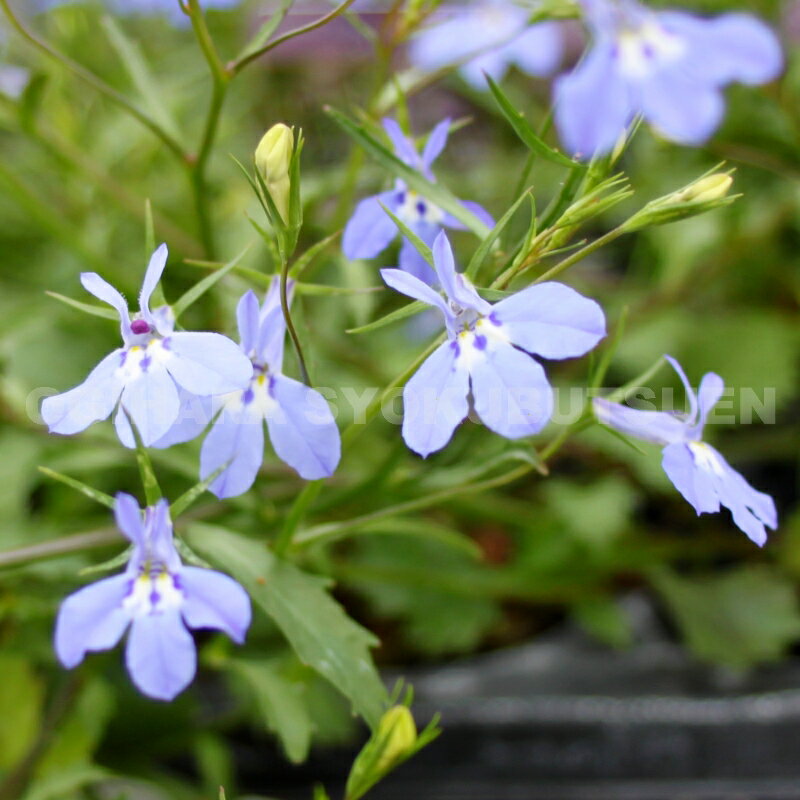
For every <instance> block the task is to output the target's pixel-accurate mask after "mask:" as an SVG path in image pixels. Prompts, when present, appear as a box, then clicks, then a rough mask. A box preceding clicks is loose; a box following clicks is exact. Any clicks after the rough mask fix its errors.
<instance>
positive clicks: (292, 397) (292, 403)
mask: <svg viewBox="0 0 800 800" xmlns="http://www.w3.org/2000/svg"><path fill="white" fill-rule="evenodd" d="M237 319H238V322H239V334H240V336H241V348H242V351H243V352H244V353H245V354H246V356H247V357H248V358H249V359H250V360H251V361H252V363H253V367H254V373H253V378H252V380H251V381H250V385H249V386H248V387H246V388H245V389H244V390H243V391H241V390H240V391H236V392H232V393H230V394H228V395H226V396H224V397H221V398H218V399H217V400H215V404H216V405H217V406H218V407H219V408H220V409H221V411H220V413H219V415H218V417H217V419H216V422H215V423H214V426H213V427H212V429H211V431H210V432H209V434H208V436H207V437H206V439H205V441H204V442H203V448H202V451H201V453H200V475H201V477H202V478H206V477H207V476H209V475H211V474H212V473H213V472H214V471H215V470H217V469H219V468H220V467H221V466H223V465H224V464H226V463H227V462H230V464H229V466H228V467H227V468H226V469H225V470H224V471H223V472H222V473H221V474H220V475H219V476H218V477H217V478H216V479H215V480H214V482H213V483H212V484H211V486H210V490H211V491H212V492H213V493H214V494H216V495H217V497H234V496H235V495H238V494H241V493H242V492H245V491H247V490H248V489H249V488H250V487H251V486H252V485H253V481H254V480H255V479H256V474H257V473H258V469H259V467H260V466H261V462H262V461H263V459H264V422H265V421H266V423H267V430H268V432H269V438H270V441H271V442H272V446H273V447H274V448H275V452H276V453H277V455H278V457H279V458H280V459H282V460H283V461H285V462H286V463H287V464H288V465H289V466H290V467H292V468H293V469H295V470H296V471H297V472H298V473H299V475H300V476H301V477H302V478H305V479H306V480H316V479H317V478H324V477H327V476H328V475H331V474H333V472H334V470H335V469H336V467H337V465H338V464H339V456H340V452H341V440H340V437H339V429H338V428H337V427H336V422H335V421H334V418H333V414H331V410H330V408H329V407H328V404H327V402H326V401H325V398H324V397H323V396H322V395H321V394H320V393H319V392H317V391H316V390H314V389H311V388H309V387H308V386H305V385H304V384H302V383H300V382H299V381H296V380H293V379H292V378H287V377H286V376H285V375H283V374H282V372H281V369H282V366H283V343H284V339H285V337H286V322H285V320H284V317H283V309H282V308H281V304H280V279H279V278H278V277H277V276H275V277H274V278H273V280H272V284H271V286H270V289H269V292H268V293H267V297H266V299H265V301H264V305H263V306H262V307H261V308H260V309H259V306H258V298H257V297H256V296H255V294H254V293H253V292H252V291H248V292H247V293H246V294H244V295H243V296H242V299H241V300H240V301H239V307H238V309H237Z"/></svg>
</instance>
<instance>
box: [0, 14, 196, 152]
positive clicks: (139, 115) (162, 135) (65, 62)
mask: <svg viewBox="0 0 800 800" xmlns="http://www.w3.org/2000/svg"><path fill="white" fill-rule="evenodd" d="M0 8H2V10H3V12H4V13H5V15H6V17H7V18H8V21H9V22H10V23H11V27H13V28H14V30H16V31H17V33H19V35H20V36H22V38H23V39H25V40H26V41H27V42H28V43H29V44H31V45H33V46H34V47H35V48H37V49H38V50H40V51H41V52H42V53H44V54H45V55H47V56H48V57H49V58H52V59H53V60H54V61H57V62H58V63H59V64H61V65H62V66H64V67H66V68H67V69H68V70H69V71H70V72H72V74H73V75H75V76H76V77H78V78H80V79H81V80H82V81H83V82H84V83H87V84H88V85H89V86H91V87H92V88H93V89H95V90H96V91H98V92H99V93H100V94H102V95H103V96H104V97H106V98H108V99H109V100H111V102H113V103H116V105H118V106H119V107H120V108H122V109H124V110H125V111H126V112H127V113H128V114H130V115H131V116H132V117H134V118H135V119H137V120H138V121H139V122H141V123H142V125H144V126H145V127H146V128H147V129H148V130H150V131H151V132H152V133H154V134H155V135H156V136H157V137H158V138H159V139H161V141H162V142H163V143H164V144H165V145H166V146H167V148H168V149H169V150H170V151H171V152H172V153H173V154H174V155H175V156H176V158H178V159H180V160H181V161H185V160H186V154H185V153H184V151H183V148H182V147H181V145H180V143H179V142H178V141H177V140H176V139H174V138H173V137H172V136H170V134H169V133H167V131H165V130H164V128H162V127H161V126H160V125H159V124H158V123H157V122H156V121H155V120H154V119H152V118H151V117H149V116H148V115H147V114H146V113H145V112H144V111H142V109H140V108H139V107H138V106H136V105H135V104H134V103H132V102H131V101H130V100H129V99H128V98H127V97H125V95H124V94H122V93H121V92H118V91H117V90H116V89H115V88H114V87H113V86H109V85H108V84H107V83H106V82H105V81H104V80H102V79H101V78H99V77H98V76H97V75H95V74H94V73H93V72H92V71H91V70H88V69H86V67H84V66H82V65H81V64H79V63H78V62H77V61H73V60H72V59H71V58H69V57H68V56H65V55H64V54H63V53H60V52H59V51H58V50H56V49H55V48H54V47H51V46H50V45H49V44H48V43H47V42H45V41H43V40H41V39H39V38H38V37H37V36H35V35H34V34H33V33H31V32H30V31H29V30H28V29H27V28H26V27H25V26H24V25H23V24H22V22H20V20H19V18H18V17H17V16H16V14H15V13H14V11H13V10H12V9H11V6H10V5H9V2H8V0H0Z"/></svg>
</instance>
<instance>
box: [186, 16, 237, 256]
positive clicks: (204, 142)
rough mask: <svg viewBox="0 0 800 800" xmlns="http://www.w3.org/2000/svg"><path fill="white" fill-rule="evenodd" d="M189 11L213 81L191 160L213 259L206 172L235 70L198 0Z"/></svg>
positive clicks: (206, 242) (200, 215)
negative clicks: (229, 66) (224, 60)
mask: <svg viewBox="0 0 800 800" xmlns="http://www.w3.org/2000/svg"><path fill="white" fill-rule="evenodd" d="M188 14H189V19H190V20H191V23H192V29H193V30H194V34H195V37H196V39H197V43H198V45H199V46H200V50H201V52H202V53H203V56H204V57H205V59H206V62H207V63H208V68H209V70H210V72H211V78H212V82H213V85H212V88H211V102H210V104H209V108H208V113H207V115H206V122H205V125H204V126H203V138H202V139H201V141H200V149H199V150H198V151H197V155H196V156H194V157H193V158H192V159H190V163H191V182H192V193H193V196H194V205H195V210H196V213H197V223H198V226H199V228H200V237H201V239H202V241H203V247H204V249H205V251H206V255H207V257H208V258H210V259H213V258H215V257H216V243H215V237H214V227H213V224H212V221H211V212H210V209H209V206H208V198H209V189H208V180H207V177H206V172H207V168H208V161H209V159H210V157H211V151H212V150H213V148H214V142H215V141H216V138H217V132H218V130H219V121H220V117H221V115H222V108H223V106H224V105H225V98H226V96H227V94H228V84H229V83H230V80H231V78H232V73H231V72H230V71H229V70H228V69H226V68H225V65H224V64H223V63H222V59H221V58H220V56H219V53H218V52H217V48H216V46H215V45H214V40H213V39H212V38H211V33H210V32H209V30H208V25H206V19H205V15H204V14H203V9H202V8H201V7H200V4H199V2H198V0H188Z"/></svg>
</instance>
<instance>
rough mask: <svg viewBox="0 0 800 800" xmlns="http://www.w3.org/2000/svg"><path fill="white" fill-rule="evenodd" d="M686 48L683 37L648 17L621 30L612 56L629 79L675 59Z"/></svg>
mask: <svg viewBox="0 0 800 800" xmlns="http://www.w3.org/2000/svg"><path fill="white" fill-rule="evenodd" d="M685 52H686V43H685V42H684V41H683V39H681V38H680V37H678V36H676V35H675V34H674V33H670V32H669V31H668V30H665V29H664V28H663V27H661V25H659V24H658V23H656V22H654V21H653V20H648V21H646V22H644V23H642V24H641V25H638V26H637V27H627V28H624V29H623V30H621V31H620V33H619V34H618V36H617V43H616V48H615V51H614V56H615V58H616V61H617V64H618V66H619V71H620V72H621V73H622V74H623V75H625V76H626V77H627V78H630V79H632V80H642V79H644V78H648V77H650V76H651V75H652V74H653V72H655V71H656V70H658V69H661V68H662V67H664V66H665V65H667V64H670V63H672V62H673V61H676V60H677V59H679V58H680V57H681V56H682V55H683V54H684V53H685Z"/></svg>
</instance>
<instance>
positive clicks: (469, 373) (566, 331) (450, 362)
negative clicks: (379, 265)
mask: <svg viewBox="0 0 800 800" xmlns="http://www.w3.org/2000/svg"><path fill="white" fill-rule="evenodd" d="M433 257H434V263H435V265H436V273H437V275H438V278H439V282H440V283H441V286H442V288H443V290H444V296H442V295H441V294H439V293H438V292H436V291H434V290H433V289H432V288H431V287H430V286H428V285H427V284H425V283H423V282H422V281H420V280H419V279H418V278H415V277H414V276H413V275H409V274H408V273H407V272H404V271H402V270H399V269H384V270H381V275H382V276H383V279H384V281H386V283H387V284H388V285H389V286H391V287H392V288H393V289H395V290H397V291H398V292H401V293H402V294H405V295H408V296H409V297H413V298H414V299H416V300H421V301H422V302H423V303H426V304H428V305H430V306H434V307H436V308H438V309H439V310H440V311H441V312H442V314H443V315H444V318H445V323H446V326H447V337H448V338H447V341H446V342H445V343H444V344H442V345H440V346H439V347H438V348H437V349H436V350H434V352H433V353H432V354H431V355H430V356H429V357H428V358H427V360H426V361H425V362H423V364H422V366H421V367H420V368H419V370H418V371H417V372H416V374H415V375H414V376H413V377H412V378H411V379H410V380H409V382H408V383H407V384H406V387H405V390H404V391H403V405H404V417H403V438H404V439H405V442H406V444H407V445H408V446H409V447H410V448H411V449H412V450H414V451H415V452H417V453H419V454H420V455H421V456H427V455H428V454H429V453H433V452H435V451H436V450H441V448H442V447H444V446H445V445H446V444H447V442H448V441H450V437H451V436H452V435H453V431H454V430H455V428H456V426H457V425H458V424H459V423H460V422H461V421H462V420H463V419H464V417H466V416H467V413H468V411H469V401H468V395H469V393H470V391H471V392H472V397H473V402H474V408H475V411H476V413H477V414H478V416H479V417H480V418H481V420H482V421H483V424H484V425H486V427H487V428H490V429H491V430H493V431H494V432H495V433H499V434H500V435H501V436H505V437H507V438H508V439H518V438H520V437H523V436H530V435H531V434H534V433H538V432H539V431H540V430H541V429H542V428H543V427H544V426H545V425H546V424H547V422H548V420H549V419H550V416H551V415H552V411H553V390H552V387H551V386H550V384H549V383H548V381H547V376H546V375H545V372H544V370H543V369H542V367H541V366H540V365H539V364H538V363H537V362H536V361H535V360H534V359H533V358H531V357H530V355H528V354H529V353H530V354H536V355H539V356H543V357H544V358H553V359H561V358H570V357H572V356H580V355H583V354H584V353H586V352H587V351H588V350H591V349H592V348H593V347H594V346H595V345H596V344H597V342H599V341H600V339H602V338H603V337H604V336H605V334H606V328H605V317H604V315H603V311H602V309H601V308H600V306H599V305H597V303H595V302H594V301H593V300H589V299H587V298H586V297H583V295H580V294H578V292H576V291H574V290H573V289H570V288H569V287H568V286H564V284H562V283H555V282H550V283H540V284H538V285H535V286H530V287H528V288H527V289H523V290H522V291H519V292H516V293H515V294H513V295H511V296H509V297H507V298H505V299H504V300H501V301H500V302H499V303H495V304H494V305H492V304H491V303H488V302H486V300H484V299H483V298H482V297H480V296H479V295H478V293H477V292H476V291H475V289H474V288H473V286H472V285H471V284H470V283H469V281H468V280H467V278H466V277H464V275H462V274H460V273H458V272H456V269H455V262H454V260H453V252H452V250H451V249H450V242H449V241H448V240H447V236H446V235H445V234H444V233H440V234H439V236H437V237H436V241H435V242H434V245H433ZM523 351H526V352H523Z"/></svg>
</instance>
